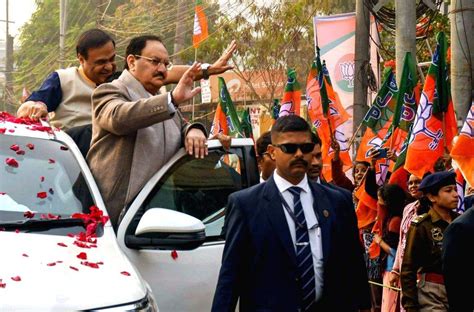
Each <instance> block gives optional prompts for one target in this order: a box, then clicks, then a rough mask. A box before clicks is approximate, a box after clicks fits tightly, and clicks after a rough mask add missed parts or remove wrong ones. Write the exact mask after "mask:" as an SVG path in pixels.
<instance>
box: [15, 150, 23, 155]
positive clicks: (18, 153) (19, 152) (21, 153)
mask: <svg viewBox="0 0 474 312" xmlns="http://www.w3.org/2000/svg"><path fill="white" fill-rule="evenodd" d="M16 154H17V155H25V151H24V150H19V151H17V152H16Z"/></svg>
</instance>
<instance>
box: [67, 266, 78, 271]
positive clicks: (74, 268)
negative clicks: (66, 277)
mask: <svg viewBox="0 0 474 312" xmlns="http://www.w3.org/2000/svg"><path fill="white" fill-rule="evenodd" d="M69 268H70V269H71V270H74V271H79V269H78V268H76V267H73V266H72V265H70V266H69Z"/></svg>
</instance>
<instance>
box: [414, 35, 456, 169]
mask: <svg viewBox="0 0 474 312" xmlns="http://www.w3.org/2000/svg"><path fill="white" fill-rule="evenodd" d="M436 40H437V43H438V44H437V46H436V51H435V53H434V55H433V59H432V62H431V65H430V67H429V69H428V75H426V79H425V85H424V86H423V93H422V95H421V99H420V104H419V105H418V108H417V112H416V117H415V121H414V122H413V129H412V132H411V135H410V141H409V144H408V149H407V156H406V160H405V169H406V170H408V172H410V173H412V174H414V175H416V176H417V177H419V178H421V177H423V175H424V174H425V173H426V172H428V171H431V172H433V166H434V164H435V162H436V160H438V158H440V157H442V156H443V154H444V153H448V152H450V151H451V147H452V140H453V138H454V136H455V135H456V134H457V126H456V116H455V114H454V107H453V102H452V100H451V95H450V92H449V90H450V84H449V76H448V67H447V64H446V48H447V43H446V38H445V35H444V33H442V32H440V33H439V34H438V35H437V37H436Z"/></svg>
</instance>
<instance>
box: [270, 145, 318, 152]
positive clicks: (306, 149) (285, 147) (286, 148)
mask: <svg viewBox="0 0 474 312" xmlns="http://www.w3.org/2000/svg"><path fill="white" fill-rule="evenodd" d="M272 145H273V146H275V147H278V148H279V149H281V151H282V152H283V153H286V154H294V153H296V151H297V150H298V149H300V151H301V153H303V154H308V153H311V152H312V151H313V149H314V145H315V144H314V143H302V144H294V143H285V144H272Z"/></svg>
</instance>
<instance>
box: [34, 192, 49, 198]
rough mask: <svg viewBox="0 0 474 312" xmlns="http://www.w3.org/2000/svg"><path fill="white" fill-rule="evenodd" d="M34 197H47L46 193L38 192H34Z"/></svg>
mask: <svg viewBox="0 0 474 312" xmlns="http://www.w3.org/2000/svg"><path fill="white" fill-rule="evenodd" d="M36 197H38V198H41V199H45V198H46V197H48V193H46V192H39V193H38V194H36Z"/></svg>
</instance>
